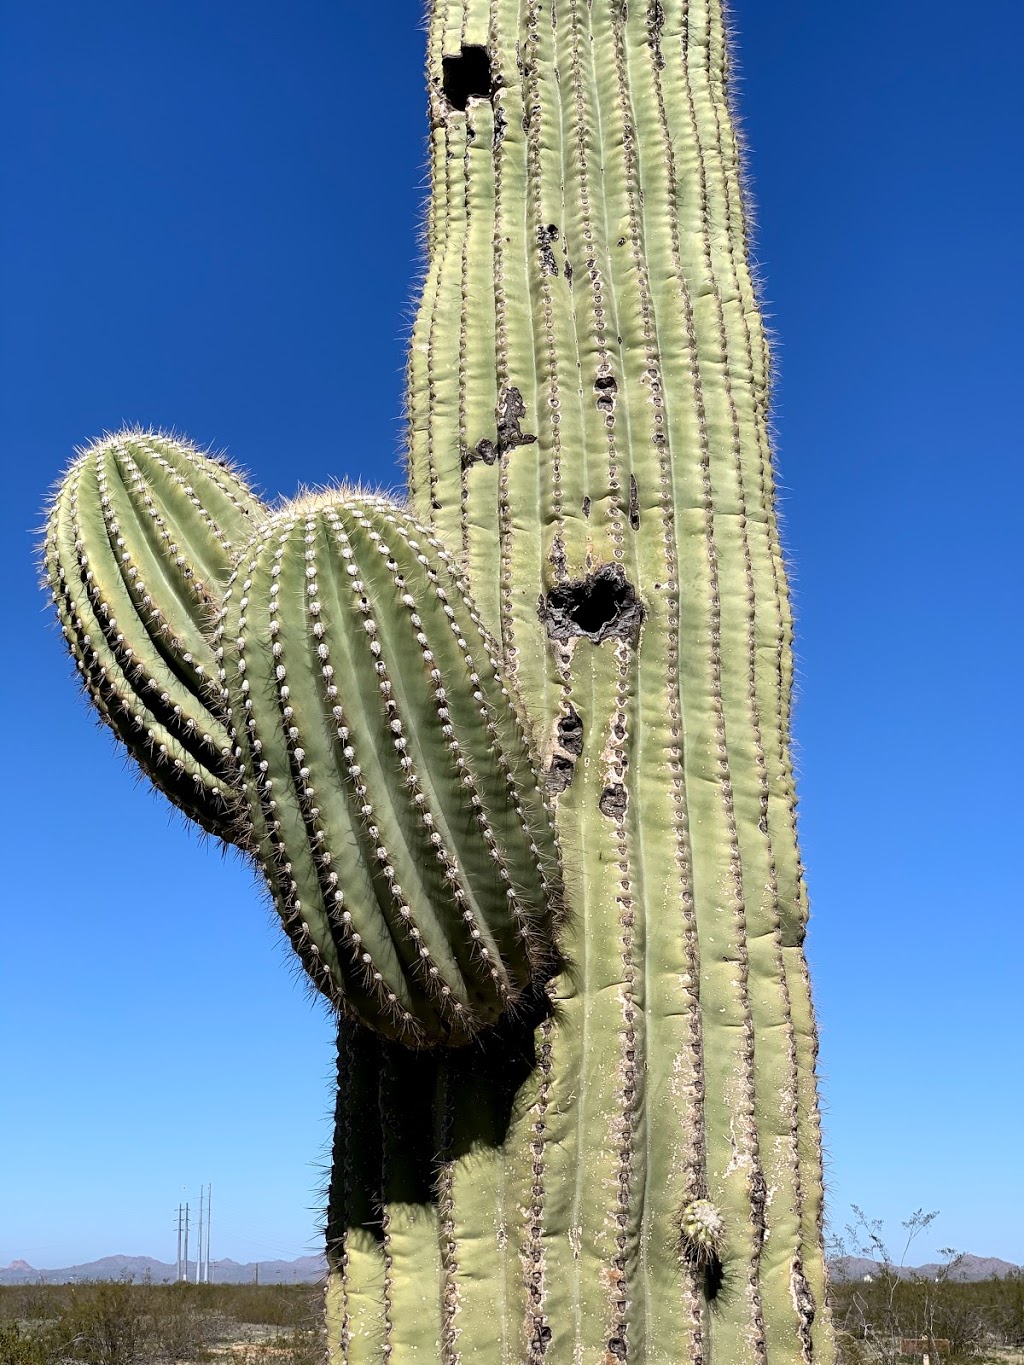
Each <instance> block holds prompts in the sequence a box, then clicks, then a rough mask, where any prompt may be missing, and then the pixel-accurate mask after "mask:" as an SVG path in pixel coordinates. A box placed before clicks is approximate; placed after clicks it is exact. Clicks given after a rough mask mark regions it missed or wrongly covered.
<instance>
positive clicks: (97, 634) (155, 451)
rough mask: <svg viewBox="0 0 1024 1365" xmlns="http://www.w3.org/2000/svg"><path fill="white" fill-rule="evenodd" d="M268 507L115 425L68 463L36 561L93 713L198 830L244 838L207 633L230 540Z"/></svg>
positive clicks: (176, 449)
mask: <svg viewBox="0 0 1024 1365" xmlns="http://www.w3.org/2000/svg"><path fill="white" fill-rule="evenodd" d="M264 516H265V509H264V508H263V505H262V504H261V503H260V501H259V500H258V499H257V498H256V497H255V496H254V495H253V493H252V492H251V491H250V490H249V488H248V487H247V486H246V485H245V483H244V482H243V481H242V479H241V478H240V477H239V476H238V475H237V474H236V473H235V472H234V471H233V470H232V469H231V468H230V467H229V466H228V465H227V464H226V462H224V461H222V460H218V459H214V458H212V457H210V456H209V455H207V454H204V453H203V452H201V451H199V450H197V449H196V448H195V447H194V446H192V445H189V444H187V443H186V442H183V441H180V440H177V439H175V438H172V437H169V436H163V435H160V434H158V433H156V432H146V431H125V432H121V433H119V434H118V435H116V436H110V437H106V438H104V439H103V440H100V441H97V442H95V443H94V444H93V445H91V446H89V447H88V448H87V449H86V450H83V451H82V452H81V454H80V455H79V456H78V457H77V458H76V459H75V460H74V461H73V463H72V464H71V466H70V468H69V469H68V471H67V473H66V474H65V476H64V478H63V480H62V482H61V484H60V486H59V488H58V490H57V493H56V496H55V497H54V500H53V505H52V508H51V510H50V515H49V520H48V524H47V529H46V536H45V541H44V545H43V562H44V567H45V571H46V576H47V580H48V582H49V586H50V590H51V592H52V595H53V600H54V604H55V606H56V609H57V615H58V619H59V621H60V625H61V630H62V632H63V635H64V639H65V641H66V642H67V646H68V649H69V650H70V652H71V656H72V658H73V659H74V661H75V665H76V667H77V669H78V672H79V675H80V677H81V680H82V683H83V685H84V687H85V690H86V692H87V693H88V695H89V697H90V699H91V700H92V702H93V704H94V705H95V707H96V709H97V711H98V712H99V714H100V716H101V717H102V718H103V720H104V721H105V722H106V723H107V724H108V725H109V726H110V728H111V729H112V730H113V732H114V734H115V735H116V736H117V738H118V739H119V740H120V741H121V742H122V743H123V744H124V745H125V747H126V748H127V750H128V752H129V754H130V755H131V757H132V758H133V759H134V761H135V762H136V763H137V764H138V766H139V767H140V768H141V770H142V771H143V772H144V773H145V774H146V776H147V777H148V778H149V779H150V780H151V781H152V782H153V784H154V785H155V786H156V787H157V788H158V789H159V790H160V791H161V792H163V793H164V795H165V796H167V797H168V798H169V799H170V800H171V801H172V802H173V803H174V804H175V805H176V806H178V807H179V808H180V809H181V810H182V811H183V812H184V813H185V814H186V815H187V816H189V817H190V818H191V819H193V820H195V821H196V822H197V823H198V824H200V825H201V826H202V827H203V828H204V829H206V830H208V831H209V832H211V833H213V834H216V835H218V836H220V837H221V838H223V839H226V840H229V841H232V842H244V841H245V838H246V834H245V829H244V825H242V824H240V823H239V820H238V810H239V806H238V802H237V798H236V794H235V792H234V789H233V783H234V762H233V759H232V757H231V744H230V740H229V736H228V732H227V728H226V726H225V723H224V714H223V710H222V708H221V706H220V704H219V695H220V689H219V687H218V686H217V676H216V661H215V659H214V655H213V647H212V644H211V643H210V639H209V634H210V632H211V631H212V627H213V623H214V619H215V615H216V609H217V606H218V604H219V601H220V597H221V594H222V592H223V590H224V585H225V584H226V582H227V579H228V577H229V575H230V571H231V563H232V556H233V553H234V550H235V548H236V547H237V546H238V545H240V544H244V543H245V541H247V540H248V538H249V536H250V535H251V534H252V532H253V530H254V529H255V527H256V526H258V525H259V524H260V523H261V522H262V520H263V518H264Z"/></svg>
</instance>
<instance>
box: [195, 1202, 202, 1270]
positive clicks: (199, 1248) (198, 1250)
mask: <svg viewBox="0 0 1024 1365" xmlns="http://www.w3.org/2000/svg"><path fill="white" fill-rule="evenodd" d="M202 1270H203V1187H202V1185H200V1186H199V1232H198V1237H197V1241H196V1284H198V1283H199V1280H200V1277H201V1275H202Z"/></svg>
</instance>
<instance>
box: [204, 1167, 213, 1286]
mask: <svg viewBox="0 0 1024 1365" xmlns="http://www.w3.org/2000/svg"><path fill="white" fill-rule="evenodd" d="M212 1204H213V1186H212V1185H211V1184H210V1183H209V1182H207V1185H206V1283H207V1284H209V1283H210V1207H211V1205H212Z"/></svg>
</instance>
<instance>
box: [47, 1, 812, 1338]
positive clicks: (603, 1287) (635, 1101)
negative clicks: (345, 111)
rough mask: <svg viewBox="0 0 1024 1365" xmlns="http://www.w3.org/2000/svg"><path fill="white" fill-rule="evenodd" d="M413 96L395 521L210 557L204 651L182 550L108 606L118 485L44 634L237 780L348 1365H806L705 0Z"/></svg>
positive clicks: (721, 150) (762, 715) (764, 752)
mask: <svg viewBox="0 0 1024 1365" xmlns="http://www.w3.org/2000/svg"><path fill="white" fill-rule="evenodd" d="M428 77H429V88H430V135H431V162H432V192H431V201H430V210H429V216H428V223H427V241H428V261H427V273H426V277H425V282H424V288H423V293H422V299H421V304H420V308H419V312H418V315H417V320H416V324H415V327H414V333H413V339H412V347H411V353H410V361H409V419H410V420H409V482H410V492H411V500H412V508H413V513H414V514H415V515H416V516H417V517H418V518H419V524H416V523H414V522H413V521H412V519H411V518H410V516H409V514H408V513H406V512H405V511H403V510H402V509H400V508H398V507H397V506H396V505H395V504H393V503H390V502H387V501H385V500H381V499H375V498H369V497H366V496H364V495H362V494H356V493H346V492H344V491H340V492H338V493H337V494H332V495H328V496H325V497H316V498H305V499H300V500H299V501H298V502H296V503H294V504H292V505H290V506H285V507H284V508H283V509H282V510H281V511H279V512H278V513H276V514H275V515H274V516H273V518H272V519H270V520H269V521H266V522H265V523H263V524H261V525H260V526H259V527H258V528H257V530H256V534H255V535H254V537H253V538H252V539H251V540H250V541H249V543H248V544H247V545H246V546H245V547H244V548H240V547H238V546H237V541H235V537H234V536H230V537H229V538H230V539H232V540H233V541H235V551H236V552H235V554H234V561H233V566H232V567H233V574H234V576H233V579H232V581H231V583H230V585H228V586H227V587H226V595H225V596H224V598H223V602H222V607H221V611H220V616H219V624H218V627H217V637H216V640H215V639H214V638H213V634H212V625H211V618H210V616H209V614H208V612H207V607H208V597H209V594H208V593H207V594H204V595H201V596H202V602H201V603H200V604H198V605H197V604H196V603H192V605H191V606H190V607H188V608H187V609H186V606H185V603H186V601H188V602H191V599H190V598H189V597H188V593H187V592H186V593H185V596H184V598H183V596H182V593H183V591H184V589H183V586H182V583H181V582H180V581H179V576H180V570H181V568H182V564H181V563H180V562H179V556H178V554H177V553H176V550H175V549H174V548H173V546H176V545H177V543H178V539H177V537H176V535H168V536H163V535H160V536H157V537H156V540H155V541H154V539H153V537H152V535H150V536H149V538H147V537H146V536H143V538H142V540H141V541H140V542H139V549H138V550H137V551H135V550H133V551H131V553H130V554H129V560H131V561H132V563H134V560H133V559H132V556H133V555H136V554H137V555H138V557H139V559H140V560H144V561H145V563H146V564H152V565H162V566H163V567H164V568H165V569H168V570H169V572H168V573H167V574H166V575H161V574H156V575H153V574H151V573H150V572H149V570H148V568H147V569H138V568H137V567H136V568H132V567H129V569H128V571H127V577H126V578H125V577H122V576H121V568H120V566H119V565H117V564H116V563H115V564H114V569H116V573H117V576H116V577H115V576H113V575H112V574H111V575H110V581H111V582H112V584H113V588H111V589H107V588H106V586H101V585H100V584H99V583H98V581H97V571H96V569H95V568H94V564H95V565H103V574H104V577H105V576H107V574H108V569H109V566H108V564H107V561H108V559H111V560H112V559H113V549H114V547H117V548H119V546H118V540H119V536H120V534H121V527H122V520H123V516H124V512H123V511H122V510H121V507H122V503H123V502H124V495H123V494H121V493H118V495H117V498H118V501H117V509H116V510H114V509H113V505H112V503H111V502H110V499H109V496H108V494H107V491H106V489H105V488H101V487H100V482H101V478H100V474H99V472H98V471H99V469H100V468H101V467H105V462H106V461H107V459H108V456H107V455H106V454H104V456H103V458H102V460H100V459H99V458H97V459H96V460H94V461H93V462H92V463H89V461H88V460H85V461H83V463H82V464H81V465H80V466H76V467H74V468H73V469H72V471H71V473H70V474H69V476H68V480H67V483H66V485H65V488H64V490H63V491H62V493H61V495H60V497H59V499H58V504H57V507H56V509H55V512H54V517H53V520H52V521H51V529H50V533H49V538H48V546H49V550H48V562H49V563H50V565H51V581H52V582H53V585H54V592H55V596H56V599H57V603H58V610H59V612H60V613H61V618H62V622H63V624H64V628H65V633H66V634H67V636H68V638H69V643H70V645H71V647H72V650H73V652H74V654H75V656H76V659H77V662H78V664H79V668H80V670H81V671H82V673H83V676H84V677H85V680H86V685H87V687H88V689H89V691H90V695H91V696H92V697H93V699H94V700H95V702H96V704H97V706H98V707H99V708H100V710H101V712H102V713H103V714H104V715H105V716H106V717H107V719H108V720H110V721H111V723H112V724H114V726H115V729H116V730H117V731H118V733H120V734H121V735H122V737H123V738H125V740H126V742H127V743H129V746H130V747H131V748H132V751H133V753H135V755H136V757H137V758H138V760H139V762H140V763H142V764H143V766H144V767H146V770H147V771H149V772H150V773H151V775H152V776H153V777H154V780H155V781H157V782H158V783H159V784H160V785H163V786H164V789H165V790H168V794H169V795H171V797H172V799H175V800H178V801H179V803H181V804H185V803H184V801H183V800H182V792H181V790H180V789H179V788H180V786H181V784H183V783H184V784H185V785H186V786H188V784H192V785H191V786H188V789H189V792H190V793H191V791H192V787H193V786H194V787H196V788H197V790H199V792H200V795H199V797H198V799H196V798H192V809H191V810H190V813H192V814H194V815H195V817H196V818H197V819H199V820H200V822H201V823H206V824H207V827H210V826H211V825H212V826H214V827H216V825H217V823H218V820H219V818H220V811H219V809H218V810H214V809H213V808H212V807H211V806H210V804H209V795H208V793H209V790H212V788H213V787H216V789H217V799H218V800H222V799H223V774H225V773H230V774H233V775H234V780H235V781H236V783H237V787H236V789H235V792H234V795H233V806H232V809H233V810H234V811H235V812H236V813H237V811H239V810H243V811H244V812H245V813H246V817H247V818H246V819H245V820H243V822H242V824H243V825H244V826H245V828H246V833H245V835H244V837H239V842H240V843H243V844H244V845H247V846H248V847H249V848H250V849H251V850H253V851H254V852H255V853H256V855H257V857H258V859H259V861H260V862H261V864H262V867H263V869H264V872H265V874H266V877H267V880H268V882H269V884H270V887H271V889H272V892H273V894H274V897H275V900H276V902H277V905H278V908H279V910H280V912H281V916H282V920H283V922H284V924H285V927H286V930H287V932H288V934H289V936H290V938H291V941H292V943H293V944H294V946H295V947H296V949H297V951H298V952H299V955H300V957H301V959H302V961H303V963H304V965H305V966H306V967H307V969H308V970H309V972H310V975H311V977H312V979H313V981H314V982H315V984H316V985H317V986H318V988H319V989H320V990H321V991H323V992H324V994H325V995H327V996H328V998H330V999H331V1000H332V1002H333V1003H334V1004H335V1005H336V1006H337V1007H338V1009H339V1014H340V1018H339V1026H338V1096H337V1106H336V1127H335V1141H334V1148H333V1171H332V1178H331V1187H330V1195H329V1207H328V1225H327V1252H328V1263H329V1277H328V1285H327V1319H328V1334H329V1345H330V1354H331V1360H332V1362H335V1365H340V1363H341V1362H344V1365H364V1362H365V1363H366V1365H371V1363H373V1365H384V1362H388V1363H389V1365H427V1363H428V1362H440V1365H458V1363H459V1362H465V1365H468V1363H469V1362H479V1363H480V1365H492V1363H493V1365H499V1363H500V1365H618V1363H619V1362H625V1363H626V1365H667V1363H668V1362H675V1361H683V1360H685V1361H690V1362H692V1363H693V1365H764V1362H768V1365H776V1363H778V1365H783V1363H784V1362H793V1363H794V1365H795V1362H798V1361H801V1362H804V1363H805V1365H811V1362H812V1361H814V1360H819V1361H824V1362H826V1365H827V1362H829V1361H830V1359H831V1358H832V1355H833V1349H834V1348H833V1341H832V1334H831V1325H830V1323H829V1319H828V1314H827V1311H825V1309H824V1287H825V1271H824V1258H823V1253H822V1227H821V1209H822V1174H821V1135H820V1123H819V1117H818V1107H817V1094H816V1082H815V1060H816V1050H817V1042H816V1032H815V1024H814V1016H813V1010H812V1006H811V999H810V989H809V983H808V977H807V968H806V962H805V958H804V953H803V939H804V933H805V926H806V919H807V902H806V893H805V888H804V883H803V876H802V868H801V863H800V857H799V852H798V846H797V839H796V817H795V811H796V797H795V789H794V780H793V767H792V761H791V757H790V749H789V738H790V737H789V722H790V690H791V677H792V658H791V641H792V623H791V614H790V608H789V598H788V593H787V587H786V577H785V570H784V564H783V560H782V554H781V549H780V542H779V535H778V527H777V522H776V515H775V506H774V488H773V476H772V465H771V452H770V448H769V441H768V385H769V368H770V367H769V359H768V350H767V344H766V340H765V335H764V329H763V326H762V323H761V319H760V314H759V311H758V306H757V298H756V293H755V290H754V286H753V283H752V280H751V274H750V268H749V260H748V242H747V229H746V219H745V213H744V203H743V196H742V192H741V167H740V156H739V150H738V146H737V141H736V136H735V132H734V128H733V121H732V117H731V113H730V108H729V100H728V87H729V58H728V46H727V41H726V31H725V20H724V16H723V11H722V5H721V0H649V3H646V4H640V3H637V4H629V5H627V4H625V3H623V0H433V3H432V5H431V11H430V28H429V39H428ZM147 440H148V438H147ZM116 444H117V443H116V442H115V445H116ZM119 448H120V447H118V449H119ZM119 458H120V457H119ZM214 482H215V483H216V480H214ZM177 487H178V484H176V483H175V484H174V485H173V487H171V488H168V489H163V490H162V492H161V497H165V498H166V497H171V499H172V501H173V500H174V499H175V498H176V496H177V495H176V494H175V492H174V490H175V489H176V488H177ZM189 492H190V493H191V490H189ZM207 496H210V497H213V496H219V494H215V493H214V492H213V491H211V490H207V492H205V493H203V494H202V498H205V497H207ZM105 498H106V499H107V500H106V501H105ZM187 501H188V499H187V498H186V502H187ZM200 501H201V500H200ZM86 504H88V506H89V508H90V511H89V514H88V516H83V512H82V507H83V506H84V505H86ZM148 505H149V504H147V506H148ZM195 505H196V507H198V508H199V511H200V516H199V522H200V523H202V524H192V523H190V531H189V543H190V544H192V543H193V542H194V548H193V550H191V551H189V554H190V555H194V556H195V557H196V560H197V562H198V561H200V560H201V561H202V562H204V563H210V562H213V563H214V564H215V565H216V566H217V567H216V572H215V574H214V578H216V579H217V581H218V582H219V583H220V584H221V586H224V585H225V584H226V582H227V578H228V573H229V569H228V563H227V559H226V557H225V556H224V555H223V554H222V550H223V546H221V547H220V548H216V547H212V546H211V544H210V540H209V537H210V536H211V535H213V530H212V528H213V526H214V524H215V523H216V522H217V517H216V516H214V515H213V514H212V513H211V514H210V516H209V517H208V518H207V519H206V520H204V516H203V513H202V508H201V506H200V502H196V504H195ZM254 511H255V509H254ZM133 515H135V513H133ZM163 515H164V513H163V512H161V513H160V516H163ZM244 516H245V517H246V518H247V519H248V520H250V521H252V520H256V519H257V517H256V515H254V514H253V513H250V512H244ZM140 519H141V522H142V526H143V529H144V530H147V531H150V532H151V531H152V528H151V527H149V526H148V524H147V522H146V521H145V518H144V517H141V518H140ZM193 521H194V519H193ZM213 538H214V539H216V536H215V535H214V536H213ZM172 542H173V546H172ZM94 545H95V547H96V548H93V546H94ZM168 556H169V558H168ZM211 556H212V559H211ZM186 559H187V556H186ZM172 565H173V567H171V566H172ZM463 576H464V577H465V580H466V583H465V584H464V583H463ZM467 585H468V586H467ZM115 592H116V604H115V605H112V603H113V602H114V594H115ZM470 593H472V598H471V597H470ZM129 608H130V609H129ZM126 613H127V615H126ZM112 618H113V619H112ZM122 618H124V619H127V620H129V621H130V622H131V635H130V636H129V635H127V634H125V635H124V638H123V639H122V631H123V629H124V627H123V624H122ZM172 621H176V622H178V624H177V625H172V624H171V622H172ZM189 623H191V624H189ZM193 632H194V633H195V643H194V644H192V643H188V644H184V643H182V642H183V641H192V640H193ZM168 641H171V642H172V643H170V644H169V643H168ZM495 641H496V642H497V644H495V643H494V642H495ZM214 650H216V651H217V655H218V657H217V664H218V667H219V670H220V681H221V683H222V689H221V690H218V691H217V692H216V694H215V693H213V692H211V691H209V690H208V687H207V681H206V680H207V679H208V677H209V675H210V671H211V667H210V659H211V658H212V656H213V651H214ZM186 653H188V655H189V656H190V657H189V658H186V657H185V655H186ZM196 659H198V660H200V662H201V668H199V669H198V670H197V668H196V667H195V666H194V665H195V660H196ZM197 672H198V673H200V674H201V677H200V678H198V679H197ZM189 698H191V701H190V700H189ZM519 698H522V699H523V702H524V703H525V709H526V717H525V723H524V722H523V720H522V716H521V712H520V705H521V704H520V701H519ZM197 700H198V701H199V702H201V705H202V707H203V708H205V709H204V710H203V713H202V714H203V716H209V717H210V721H211V725H212V724H213V722H216V726H217V727H219V728H210V726H207V728H206V729H205V730H203V729H201V724H200V720H199V719H198V718H197V716H196V713H195V712H194V710H192V709H189V708H190V707H194V705H195V703H196V701H197ZM178 708H180V717H181V718H180V719H179V709H178ZM160 726H163V730H161V729H160V728H159V727H160ZM196 726H200V729H201V733H202V734H203V735H205V734H209V735H210V736H211V740H210V742H209V744H207V741H206V740H205V739H204V740H202V743H201V744H200V745H199V747H198V749H197V748H196V745H195V744H194V743H193V744H191V745H186V744H185V743H184V740H185V738H190V739H191V738H194V735H193V732H194V730H195V727H196ZM164 732H166V733H167V734H168V735H170V736H171V737H172V739H173V741H174V744H173V745H170V744H167V743H165V741H164V739H163V734H164ZM161 746H163V747H161ZM174 746H178V747H174ZM204 746H205V747H204ZM165 751H166V752H165ZM154 752H155V753H156V754H157V755H158V756H157V757H154ZM168 761H169V762H170V768H168ZM222 762H223V764H224V768H223V769H222V768H221V767H220V766H218V765H219V764H221V763H222ZM541 773H543V782H544V785H545V786H546V788H547V791H548V794H549V799H550V801H551V803H552V808H553V811H554V826H555V829H552V826H551V823H550V819H549V813H548V809H547V806H546V804H545V800H544V797H543V796H542V794H541V792H540V790H539V782H540V779H541ZM168 774H170V777H168ZM186 808H187V807H186ZM239 828H240V827H239ZM556 830H557V835H556V832H555V831H556ZM559 844H560V846H561V850H562V853H563V857H564V864H565V866H564V869H563V873H564V875H563V874H560V873H559V870H558V858H557V853H558V845H559ZM563 907H564V913H563ZM458 1044H462V1045H461V1046H458Z"/></svg>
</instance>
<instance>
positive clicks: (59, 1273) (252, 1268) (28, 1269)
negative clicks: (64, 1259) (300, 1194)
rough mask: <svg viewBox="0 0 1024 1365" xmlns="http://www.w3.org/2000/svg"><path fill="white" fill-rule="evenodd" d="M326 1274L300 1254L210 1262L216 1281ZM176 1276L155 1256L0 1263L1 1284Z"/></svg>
mask: <svg viewBox="0 0 1024 1365" xmlns="http://www.w3.org/2000/svg"><path fill="white" fill-rule="evenodd" d="M326 1273H327V1262H326V1261H325V1260H324V1258H323V1257H322V1256H300V1257H298V1259H297V1260H294V1261H259V1262H256V1261H250V1262H248V1263H247V1264H245V1265H242V1264H240V1263H239V1262H238V1261H232V1260H230V1259H224V1260H222V1261H211V1262H210V1279H211V1280H212V1281H213V1283H214V1284H252V1283H253V1282H254V1281H255V1280H256V1279H257V1278H258V1279H259V1282H260V1284H314V1283H315V1282H316V1281H317V1280H320V1279H322V1278H323V1277H324V1275H326ZM176 1277H177V1267H176V1266H175V1265H174V1264H173V1263H168V1262H166V1261H156V1260H154V1259H153V1257H152V1256H104V1257H103V1258H102V1260H99V1261H88V1262H87V1263H86V1264H85V1265H70V1266H64V1267H63V1268H62V1269H60V1270H37V1269H36V1267H35V1266H31V1265H29V1263H28V1262H27V1261H12V1262H11V1264H10V1265H8V1266H0V1284H70V1283H73V1282H74V1281H75V1280H118V1279H122V1278H124V1279H126V1280H129V1279H130V1280H138V1281H142V1280H145V1279H147V1278H148V1279H150V1280H152V1281H153V1283H154V1284H162V1283H165V1282H169V1281H172V1280H174V1279H175V1278H176ZM195 1277H196V1263H195V1261H190V1262H189V1276H188V1278H189V1279H190V1280H194V1279H195Z"/></svg>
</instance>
